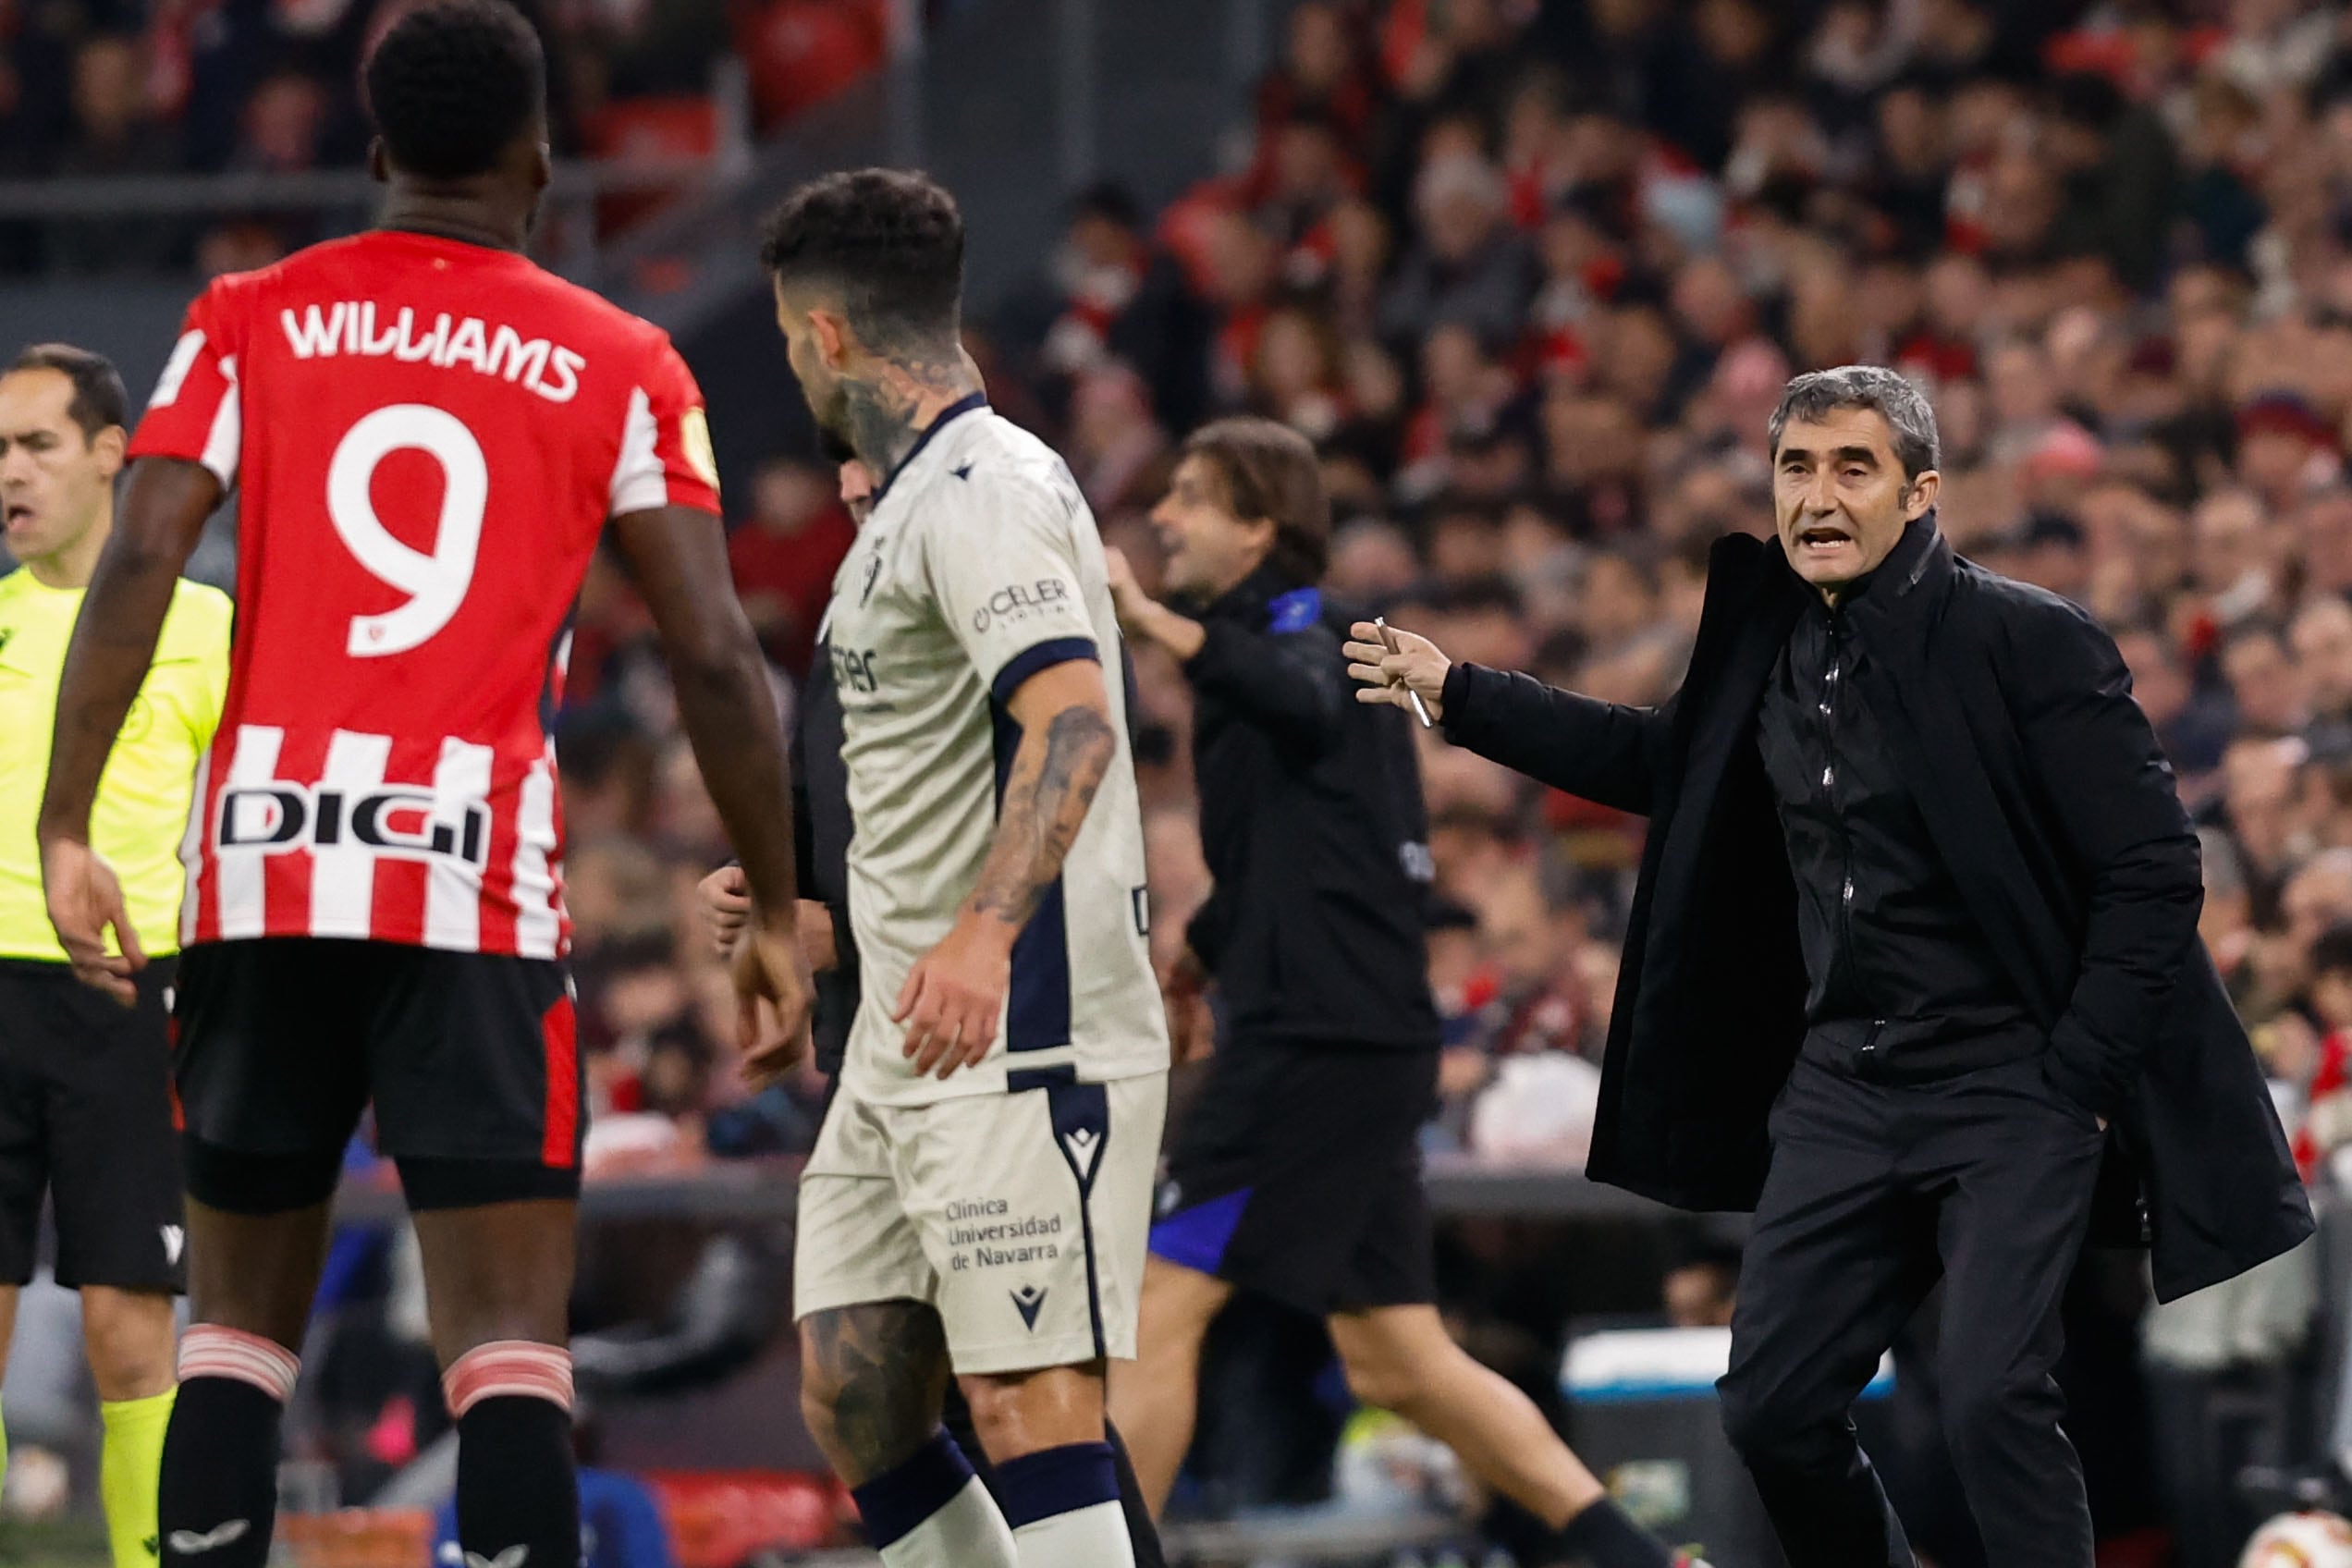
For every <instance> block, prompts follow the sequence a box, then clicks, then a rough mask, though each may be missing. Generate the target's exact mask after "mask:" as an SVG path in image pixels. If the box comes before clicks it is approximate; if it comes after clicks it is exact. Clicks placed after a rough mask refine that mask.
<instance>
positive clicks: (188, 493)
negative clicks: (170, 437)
mask: <svg viewBox="0 0 2352 1568" xmlns="http://www.w3.org/2000/svg"><path fill="white" fill-rule="evenodd" d="M220 498H221V485H220V481H219V480H218V479H216V478H214V475H213V472H212V471H211V470H210V469H208V468H206V467H204V465H203V464H202V463H193V462H188V461H186V460H184V459H178V458H141V459H139V460H138V461H136V462H134V463H132V464H131V465H130V477H129V482H128V484H126V485H125V487H124V492H123V500H122V506H121V507H120V508H119V509H118V511H117V514H116V519H115V531H114V533H113V535H112V536H111V537H109V538H108V539H107V541H106V548H105V550H104V553H103V554H101V555H100V556H99V557H98V570H97V571H96V572H95V573H94V574H93V575H92V578H91V580H90V590H89V593H88V594H87V595H86V596H85V597H84V598H83V600H82V603H81V615H80V619H77V620H76V621H75V622H74V632H73V641H72V642H71V643H68V644H67V648H66V666H65V671H64V673H63V674H62V675H61V676H60V677H59V678H58V683H57V719H56V729H55V737H54V740H53V741H52V748H53V749H52V750H51V753H50V761H49V785H48V789H47V790H46V791H45V792H44V793H43V796H42V800H41V818H40V827H39V832H40V838H41V864H42V880H43V883H44V885H45V887H46V890H47V894H48V900H49V919H50V923H51V924H52V925H55V926H56V928H57V939H58V941H59V942H60V943H61V944H62V945H63V946H64V948H65V949H66V954H67V957H68V958H70V959H71V960H72V961H73V966H74V973H75V974H78V975H80V977H81V978H82V979H84V980H86V981H88V982H90V983H91V984H92V985H95V986H100V987H101V988H103V989H104V990H106V991H109V992H111V993H112V994H113V995H114V997H115V998H116V1000H117V1001H121V1002H123V1003H125V1004H129V1003H130V1002H131V1001H132V1000H133V999H134V992H133V989H132V986H131V984H130V978H129V977H130V974H131V972H132V971H133V970H135V969H137V968H139V967H140V966H141V964H142V963H143V962H145V959H144V957H143V956H142V955H141V953H140V950H139V939H138V937H136V936H134V935H133V934H132V932H131V928H130V921H129V917H128V916H127V914H126V913H125V911H124V909H123V900H122V889H121V888H120V887H119V886H118V885H117V884H116V881H115V877H114V874H113V873H112V872H111V871H109V870H108V869H107V868H106V866H105V864H104V862H102V861H100V860H99V859H98V858H97V856H96V855H95V854H93V853H92V851H91V849H90V812H91V807H92V804H93V803H94V802H96V801H97V799H98V779H99V777H100V775H102V774H104V772H105V770H106V758H107V755H108V753H111V752H113V750H114V749H115V737H116V736H117V735H119V734H120V733H122V727H123V719H124V717H125V716H126V715H128V714H129V712H130V704H131V703H132V701H133V700H134V699H136V698H137V697H138V695H139V687H140V683H141V681H143V680H146V679H147V668H148V666H149V665H150V664H152V663H153V661H154V657H155V639H156V638H157V636H159V635H160V634H161V633H162V631H163V629H164V617H165V615H166V614H167V613H169V611H170V609H171V602H172V589H173V587H174V586H175V585H176V584H177V583H178V581H179V572H180V569H181V568H182V567H184V566H186V565H187V564H188V555H189V552H190V551H191V550H193V549H194V548H195V547H196V539H197V536H198V535H199V534H200V533H202V532H203V528H204V520H205V519H206V518H207V517H210V516H211V515H212V512H213V508H214V507H216V506H218V505H219V504H220ZM109 927H111V928H112V929H113V931H114V933H115V937H116V942H117V943H118V944H119V945H120V947H121V948H122V951H123V956H122V957H120V958H113V957H109V956H108V955H107V953H106V950H105V946H104V934H105V932H106V930H107V929H108V928H109Z"/></svg>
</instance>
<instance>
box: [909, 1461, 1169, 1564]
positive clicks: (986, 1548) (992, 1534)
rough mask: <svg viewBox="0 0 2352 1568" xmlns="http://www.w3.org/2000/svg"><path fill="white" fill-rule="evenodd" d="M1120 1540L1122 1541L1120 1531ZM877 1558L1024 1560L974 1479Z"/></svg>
mask: <svg viewBox="0 0 2352 1568" xmlns="http://www.w3.org/2000/svg"><path fill="white" fill-rule="evenodd" d="M1112 1512H1113V1513H1117V1512H1118V1510H1117V1509H1116V1508H1114V1509H1113V1510H1112ZM1119 1538H1120V1541H1121V1544H1124V1543H1125V1541H1126V1539H1127V1537H1126V1533H1125V1532H1124V1531H1123V1530H1122V1531H1121V1533H1120V1537H1119ZM881 1556H882V1561H883V1562H884V1564H885V1565H886V1568H1023V1564H1025V1563H1027V1562H1029V1556H1028V1554H1027V1553H1026V1552H1025V1551H1023V1550H1020V1549H1019V1548H1018V1547H1017V1546H1016V1544H1015V1542H1014V1540H1013V1535H1012V1532H1011V1530H1009V1529H1007V1528H1005V1522H1004V1515H1003V1514H1001V1513H998V1512H997V1501H996V1499H994V1498H992V1497H990V1496H989V1495H988V1488H986V1487H984V1486H982V1485H981V1484H980V1483H979V1481H978V1480H977V1479H974V1480H970V1481H966V1482H965V1483H964V1484H963V1489H962V1491H960V1492H958V1493H956V1494H955V1496H953V1497H951V1498H949V1500H948V1501H947V1503H946V1505H945V1506H943V1507H941V1508H940V1509H939V1510H938V1511H937V1512H936V1513H933V1514H932V1515H931V1516H930V1517H929V1518H927V1519H925V1520H924V1521H923V1523H922V1524H920V1525H916V1526H915V1527H914V1528H913V1529H912V1530H909V1531H908V1532H907V1533H906V1534H905V1535H903V1536H900V1537H899V1538H898V1539H897V1540H894V1541H892V1542H891V1543H890V1544H889V1545H888V1546H886V1547H884V1548H883V1549H882V1553H881ZM1068 1561H1071V1562H1075V1561H1077V1560H1076V1559H1075V1558H1072V1559H1068ZM1128 1561H1129V1562H1131V1563H1132V1562H1133V1561H1134V1560H1133V1558H1130V1559H1128Z"/></svg>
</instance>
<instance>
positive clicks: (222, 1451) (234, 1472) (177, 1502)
mask: <svg viewBox="0 0 2352 1568" xmlns="http://www.w3.org/2000/svg"><path fill="white" fill-rule="evenodd" d="M300 1367H301V1363H300V1361H299V1360H297V1359H296V1357H295V1354H294V1353H293V1352H292V1351H290V1350H288V1349H287V1348H286V1347H285V1346H284V1345H281V1344H278V1343H276V1341H272V1340H266V1339H263V1337H262V1336H261V1335H259V1334H248V1333H246V1332H244V1331H243V1330H241V1329H225V1328H223V1327H221V1326H220V1325H218V1324H216V1323H199V1324H197V1325H196V1326H195V1327H193V1328H191V1329H189V1330H188V1332H187V1333H186V1334H184V1335H182V1336H181V1337H180V1341H179V1391H178V1398H177V1399H176V1400H175V1401H174V1402H173V1404H172V1410H171V1421H170V1426H169V1428H168V1429H167V1430H166V1431H165V1435H164V1461H163V1468H162V1474H161V1476H160V1477H159V1478H158V1481H157V1486H156V1515H157V1517H156V1528H157V1530H158V1532H159V1534H160V1540H159V1542H158V1545H159V1547H160V1550H159V1551H158V1554H157V1555H158V1556H159V1557H160V1558H161V1559H162V1561H163V1562H164V1563H165V1568H172V1565H175V1564H186V1565H187V1568H262V1565H263V1562H266V1561H267V1560H268V1558H269V1547H270V1531H271V1528H272V1527H273V1526H274V1525H276V1521H277V1460H278V1442H277V1427H278V1419H279V1417H280V1416H282V1415H285V1414H286V1402H287V1400H288V1398H289V1397H291V1396H292V1394H293V1392H294V1378H295V1375H296V1373H297V1372H299V1371H300Z"/></svg>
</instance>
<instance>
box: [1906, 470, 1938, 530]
mask: <svg viewBox="0 0 2352 1568" xmlns="http://www.w3.org/2000/svg"><path fill="white" fill-rule="evenodd" d="M1942 488H1943V475H1942V474H1941V473H1938V472H1936V471H1935V470H1933V469H1924V470H1922V471H1921V472H1920V473H1919V475H1918V477H1917V478H1916V479H1914V480H1912V481H1911V493H1910V494H1909V495H1907V496H1905V497H1904V498H1903V521H1905V522H1917V521H1919V520H1920V519H1921V518H1923V517H1925V516H1927V515H1928V508H1930V507H1932V506H1934V505H1935V504H1936V496H1937V493H1938V492H1940V491H1941V490H1942Z"/></svg>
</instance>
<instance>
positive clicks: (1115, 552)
mask: <svg viewBox="0 0 2352 1568" xmlns="http://www.w3.org/2000/svg"><path fill="white" fill-rule="evenodd" d="M1103 565H1104V567H1105V568H1107V569H1108V570H1109V573H1110V604H1111V607H1112V608H1113V609H1115V610H1117V611H1118V612H1119V624H1120V625H1121V626H1123V627H1125V628H1126V629H1127V631H1128V633H1129V634H1130V635H1131V636H1142V635H1145V630H1144V629H1145V627H1146V626H1147V625H1149V624H1150V619H1151V613H1152V611H1154V610H1156V609H1158V608H1159V605H1158V602H1157V601H1155V600H1154V599H1153V598H1152V596H1151V595H1150V594H1146V593H1145V592H1144V585H1143V584H1142V583H1141V582H1137V581H1136V580H1135V569H1134V567H1133V565H1131V564H1130V563H1129V561H1128V559H1127V552H1126V551H1124V550H1122V549H1121V548H1120V547H1119V546H1118V545H1104V546H1103Z"/></svg>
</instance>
